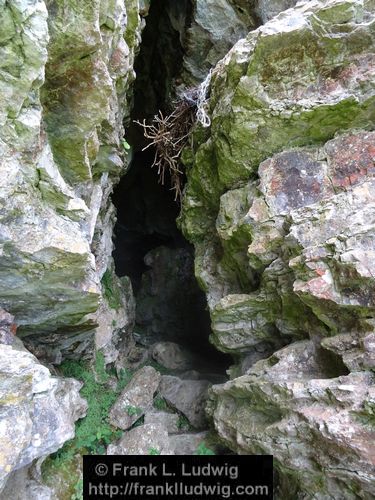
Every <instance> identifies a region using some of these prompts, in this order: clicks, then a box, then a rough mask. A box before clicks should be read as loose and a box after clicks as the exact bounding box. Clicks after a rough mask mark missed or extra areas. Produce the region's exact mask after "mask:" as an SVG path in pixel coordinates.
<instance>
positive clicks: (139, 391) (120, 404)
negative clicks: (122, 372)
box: [109, 366, 161, 430]
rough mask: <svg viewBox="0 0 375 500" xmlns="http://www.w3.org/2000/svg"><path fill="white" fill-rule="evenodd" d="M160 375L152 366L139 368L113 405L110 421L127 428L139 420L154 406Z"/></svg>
mask: <svg viewBox="0 0 375 500" xmlns="http://www.w3.org/2000/svg"><path fill="white" fill-rule="evenodd" d="M160 377H161V375H160V373H159V372H158V371H156V370H155V368H152V366H144V367H143V368H141V369H140V370H138V371H137V372H136V373H135V375H134V376H133V378H132V379H131V381H130V382H129V384H128V385H127V386H126V387H125V389H124V390H123V391H122V393H121V394H120V396H119V398H118V400H117V401H116V403H115V404H114V405H113V407H112V409H111V411H110V413H109V421H110V423H111V424H112V425H113V426H115V427H118V428H119V429H123V430H127V429H129V427H131V426H132V425H133V424H134V423H135V422H136V421H137V420H139V419H140V418H141V417H142V415H144V414H145V412H146V411H147V410H149V409H150V408H151V407H152V403H153V399H154V394H155V392H156V391H157V388H158V386H159V381H160Z"/></svg>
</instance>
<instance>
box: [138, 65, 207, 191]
mask: <svg viewBox="0 0 375 500" xmlns="http://www.w3.org/2000/svg"><path fill="white" fill-rule="evenodd" d="M210 76H211V75H210V74H209V76H208V78H207V79H206V80H205V82H203V86H202V85H201V86H200V87H195V88H192V89H189V90H187V91H185V92H184V93H183V94H181V95H180V96H179V98H178V99H177V100H176V101H175V102H174V110H173V111H172V113H170V114H169V115H166V116H164V114H163V113H162V112H161V111H159V113H158V114H157V115H155V116H154V118H153V120H152V123H151V125H147V124H146V121H145V120H143V122H139V121H136V122H135V123H137V124H138V125H140V126H141V127H143V133H144V136H145V137H146V138H147V139H149V141H150V142H149V144H147V146H146V147H144V148H143V151H144V150H146V149H148V148H150V147H152V146H154V147H155V157H154V162H153V164H152V167H154V166H156V167H157V169H158V175H159V180H160V183H161V184H162V185H164V183H165V177H166V173H168V174H169V177H170V181H171V185H172V190H174V192H175V200H181V197H182V189H183V175H184V173H183V170H182V164H181V160H180V157H181V153H182V150H183V149H184V147H185V146H186V145H187V144H188V143H189V141H190V139H191V131H192V128H193V126H194V124H195V123H196V122H197V121H199V122H200V123H202V125H203V126H205V127H207V126H209V124H210V121H209V118H208V117H207V114H206V112H205V106H206V99H205V97H206V92H207V88H208V85H209V78H210ZM202 117H203V118H202Z"/></svg>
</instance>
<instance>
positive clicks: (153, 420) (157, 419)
mask: <svg viewBox="0 0 375 500" xmlns="http://www.w3.org/2000/svg"><path fill="white" fill-rule="evenodd" d="M178 422H179V415H178V414H177V413H167V412H165V411H149V412H147V413H146V414H145V424H160V425H162V426H163V427H165V428H166V429H167V432H168V434H177V433H178V432H180V428H179V426H178Z"/></svg>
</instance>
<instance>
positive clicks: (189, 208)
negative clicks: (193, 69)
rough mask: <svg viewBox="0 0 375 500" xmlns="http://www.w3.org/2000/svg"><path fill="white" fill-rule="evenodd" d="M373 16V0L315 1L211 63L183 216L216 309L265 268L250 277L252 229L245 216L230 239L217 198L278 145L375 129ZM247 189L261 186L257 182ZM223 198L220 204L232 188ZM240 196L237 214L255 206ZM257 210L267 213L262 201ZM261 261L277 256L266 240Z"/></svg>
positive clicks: (253, 283) (189, 157) (278, 233)
mask: <svg viewBox="0 0 375 500" xmlns="http://www.w3.org/2000/svg"><path fill="white" fill-rule="evenodd" d="M367 5H368V7H367ZM372 23H373V11H372V10H371V4H369V3H368V2H365V3H361V2H357V1H355V0H350V1H349V0H347V1H346V0H334V1H333V2H329V3H327V2H324V1H323V2H319V1H317V0H314V1H311V2H308V3H305V4H300V5H299V6H297V7H295V8H294V9H290V10H288V11H285V12H283V13H281V14H279V15H278V16H277V17H276V18H274V19H272V20H271V21H269V22H268V23H267V24H265V25H264V26H261V27H260V28H258V29H257V30H255V31H253V32H250V33H249V35H248V36H247V37H246V38H244V39H242V40H240V41H239V42H237V43H236V45H235V46H234V47H233V49H232V50H231V51H230V52H229V53H228V54H227V55H226V56H225V57H224V58H223V59H222V60H221V61H220V63H219V64H218V65H217V66H216V67H215V69H214V71H213V76H212V83H211V94H210V95H211V97H210V116H211V118H212V125H211V127H210V129H209V130H208V131H207V133H206V134H205V135H202V134H201V135H200V137H201V138H200V137H197V138H196V140H195V148H194V151H193V154H192V152H186V154H185V156H184V160H185V162H186V164H187V166H188V169H187V172H188V184H187V188H186V191H185V199H184V202H183V206H182V213H181V217H180V224H181V227H182V229H183V230H184V233H185V235H186V236H187V237H188V238H189V239H190V240H191V241H193V242H194V244H195V249H196V254H195V255H196V256H195V264H196V265H195V270H196V274H197V276H198V279H199V281H200V283H201V285H202V287H204V289H205V290H206V291H207V297H208V301H209V305H210V307H211V308H213V307H214V306H215V305H216V304H217V303H218V302H219V300H221V299H222V298H223V297H225V296H226V295H229V294H241V293H244V292H247V291H248V290H249V289H250V290H251V289H254V288H256V287H257V285H258V281H259V273H261V272H262V270H263V269H262V265H263V266H264V263H263V260H260V261H258V262H254V263H253V264H254V265H256V264H257V266H258V267H257V269H256V271H257V272H256V273H255V274H254V272H251V269H249V263H248V262H246V259H247V246H248V245H250V244H251V235H250V233H251V232H252V228H251V227H247V224H246V220H245V221H243V223H241V221H239V224H235V225H234V227H233V237H224V235H223V234H222V233H221V230H219V231H218V230H217V229H216V227H215V226H216V219H217V218H218V214H219V211H220V210H221V212H222V213H223V214H224V215H225V211H224V210H225V207H222V208H221V209H220V198H221V196H222V195H224V193H226V192H227V191H229V190H232V189H237V188H238V187H239V185H241V184H242V186H244V185H245V184H246V183H248V182H249V180H250V178H253V176H254V174H256V173H257V171H258V167H259V164H260V163H261V162H262V161H264V160H266V159H267V158H269V157H271V156H272V155H273V154H274V153H276V152H280V151H282V150H283V149H290V148H291V147H301V146H304V145H310V144H312V143H315V144H321V143H323V142H326V141H328V140H330V139H332V138H333V136H334V134H335V133H336V132H338V131H344V130H350V129H351V128H360V127H363V128H366V127H369V128H371V126H372V118H371V114H372V112H373V93H374V92H373V85H372V80H373V76H372V71H373V70H372V68H373V65H372V64H371V63H370V61H372V59H373V52H374V43H375V42H374V39H373V35H372V31H371V25H372ZM359 33H361V36H360V37H359V40H360V43H359V42H358V43H359V44H358V43H357V40H358V39H357V35H358V34H359ZM353 46H355V47H356V48H355V50H354V49H352V47H353ZM324 61H327V64H328V61H329V67H331V68H333V69H332V71H331V72H329V71H328V72H327V71H326V70H325V69H324V68H326V66H325V64H324ZM359 82H361V83H359ZM327 116H328V118H327ZM325 117H326V118H325ZM198 135H199V134H198V133H197V136H198ZM190 167H192V168H190ZM249 189H250V187H249ZM251 189H252V190H256V189H257V185H256V182H255V183H253V185H252V188H251ZM237 195H238V196H239V193H237V194H236V196H232V198H236V197H237ZM224 196H226V198H224V199H223V200H222V203H223V204H225V203H226V202H227V200H228V198H229V194H227V195H224ZM244 196H245V198H244V199H243V202H242V208H243V210H242V213H241V214H240V218H244V217H246V214H247V211H248V209H250V207H248V209H246V203H247V200H246V193H245V194H244ZM233 203H234V201H233ZM238 205H240V202H239V200H238ZM223 211H224V212H223ZM253 211H254V216H256V215H257V213H258V212H259V213H260V216H261V212H262V204H261V203H259V206H257V207H255V206H254V207H253ZM218 222H219V221H218ZM268 225H269V226H270V228H271V227H272V228H273V234H272V235H271V236H272V243H273V244H274V245H276V246H277V243H278V242H277V240H278V237H280V238H282V237H283V232H282V227H279V226H278V221H277V220H276V221H275V223H273V222H271V221H269V223H268ZM249 231H250V233H249ZM267 251H268V253H267ZM264 260H265V261H266V263H267V262H269V261H270V260H271V261H272V260H273V253H272V247H271V248H270V245H268V246H267V248H266V249H265V255H264ZM244 261H245V262H246V264H245V266H244V265H243V264H241V262H244ZM238 263H240V266H239V264H238Z"/></svg>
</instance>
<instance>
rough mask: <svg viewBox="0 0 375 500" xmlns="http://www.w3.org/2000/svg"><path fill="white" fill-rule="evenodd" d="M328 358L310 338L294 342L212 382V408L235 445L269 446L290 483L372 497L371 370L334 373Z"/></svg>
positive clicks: (320, 494)
mask: <svg viewBox="0 0 375 500" xmlns="http://www.w3.org/2000/svg"><path fill="white" fill-rule="evenodd" d="M326 361H327V360H326V359H325V358H324V354H323V353H322V352H321V350H320V349H318V348H316V347H315V346H314V343H313V342H311V341H302V342H298V343H297V342H296V343H293V344H291V345H289V346H287V347H285V348H284V349H282V350H280V351H277V352H276V353H274V354H273V355H272V356H271V357H270V358H269V359H267V360H262V361H258V362H257V363H256V364H255V365H254V366H253V367H251V368H250V369H249V370H248V372H247V374H246V375H243V376H242V377H238V378H236V379H234V380H231V381H229V382H227V383H225V384H224V385H220V386H214V387H213V388H212V392H211V399H210V402H209V404H208V412H209V414H210V415H211V416H212V417H213V419H214V424H215V428H216V430H217V431H218V432H219V434H220V436H221V438H223V439H224V440H225V442H226V443H227V444H228V446H229V447H230V448H231V449H233V450H235V451H236V452H237V453H239V454H247V453H264V454H268V453H269V454H272V455H273V456H274V460H275V467H276V469H277V470H278V471H279V472H280V473H281V474H282V475H283V477H284V479H285V480H286V481H291V482H290V483H289V487H290V485H291V484H294V487H297V491H300V492H302V493H304V494H307V495H309V496H314V495H315V496H317V498H324V497H328V496H331V497H332V498H350V499H354V498H355V496H356V494H355V493H354V492H355V491H360V492H361V495H362V496H363V498H371V496H372V495H374V492H375V490H374V484H375V482H374V479H375V477H374V467H373V461H372V457H373V456H374V452H375V446H374V443H375V440H374V438H375V433H374V429H373V427H372V426H371V425H369V421H368V419H369V418H370V419H371V416H370V415H371V413H372V409H371V408H373V403H374V395H375V392H374V388H375V385H374V381H375V380H374V374H373V373H370V372H353V373H351V374H349V375H339V376H333V377H332V373H331V374H330V373H329V372H328V371H327V370H329V369H331V370H332V366H331V367H330V366H329V365H327V364H326ZM293 478H294V480H293ZM296 478H298V479H296ZM293 481H296V482H293ZM285 484H287V483H285ZM285 488H286V490H285V492H284V493H283V492H281V494H284V495H285V494H286V492H287V488H288V486H285Z"/></svg>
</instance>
